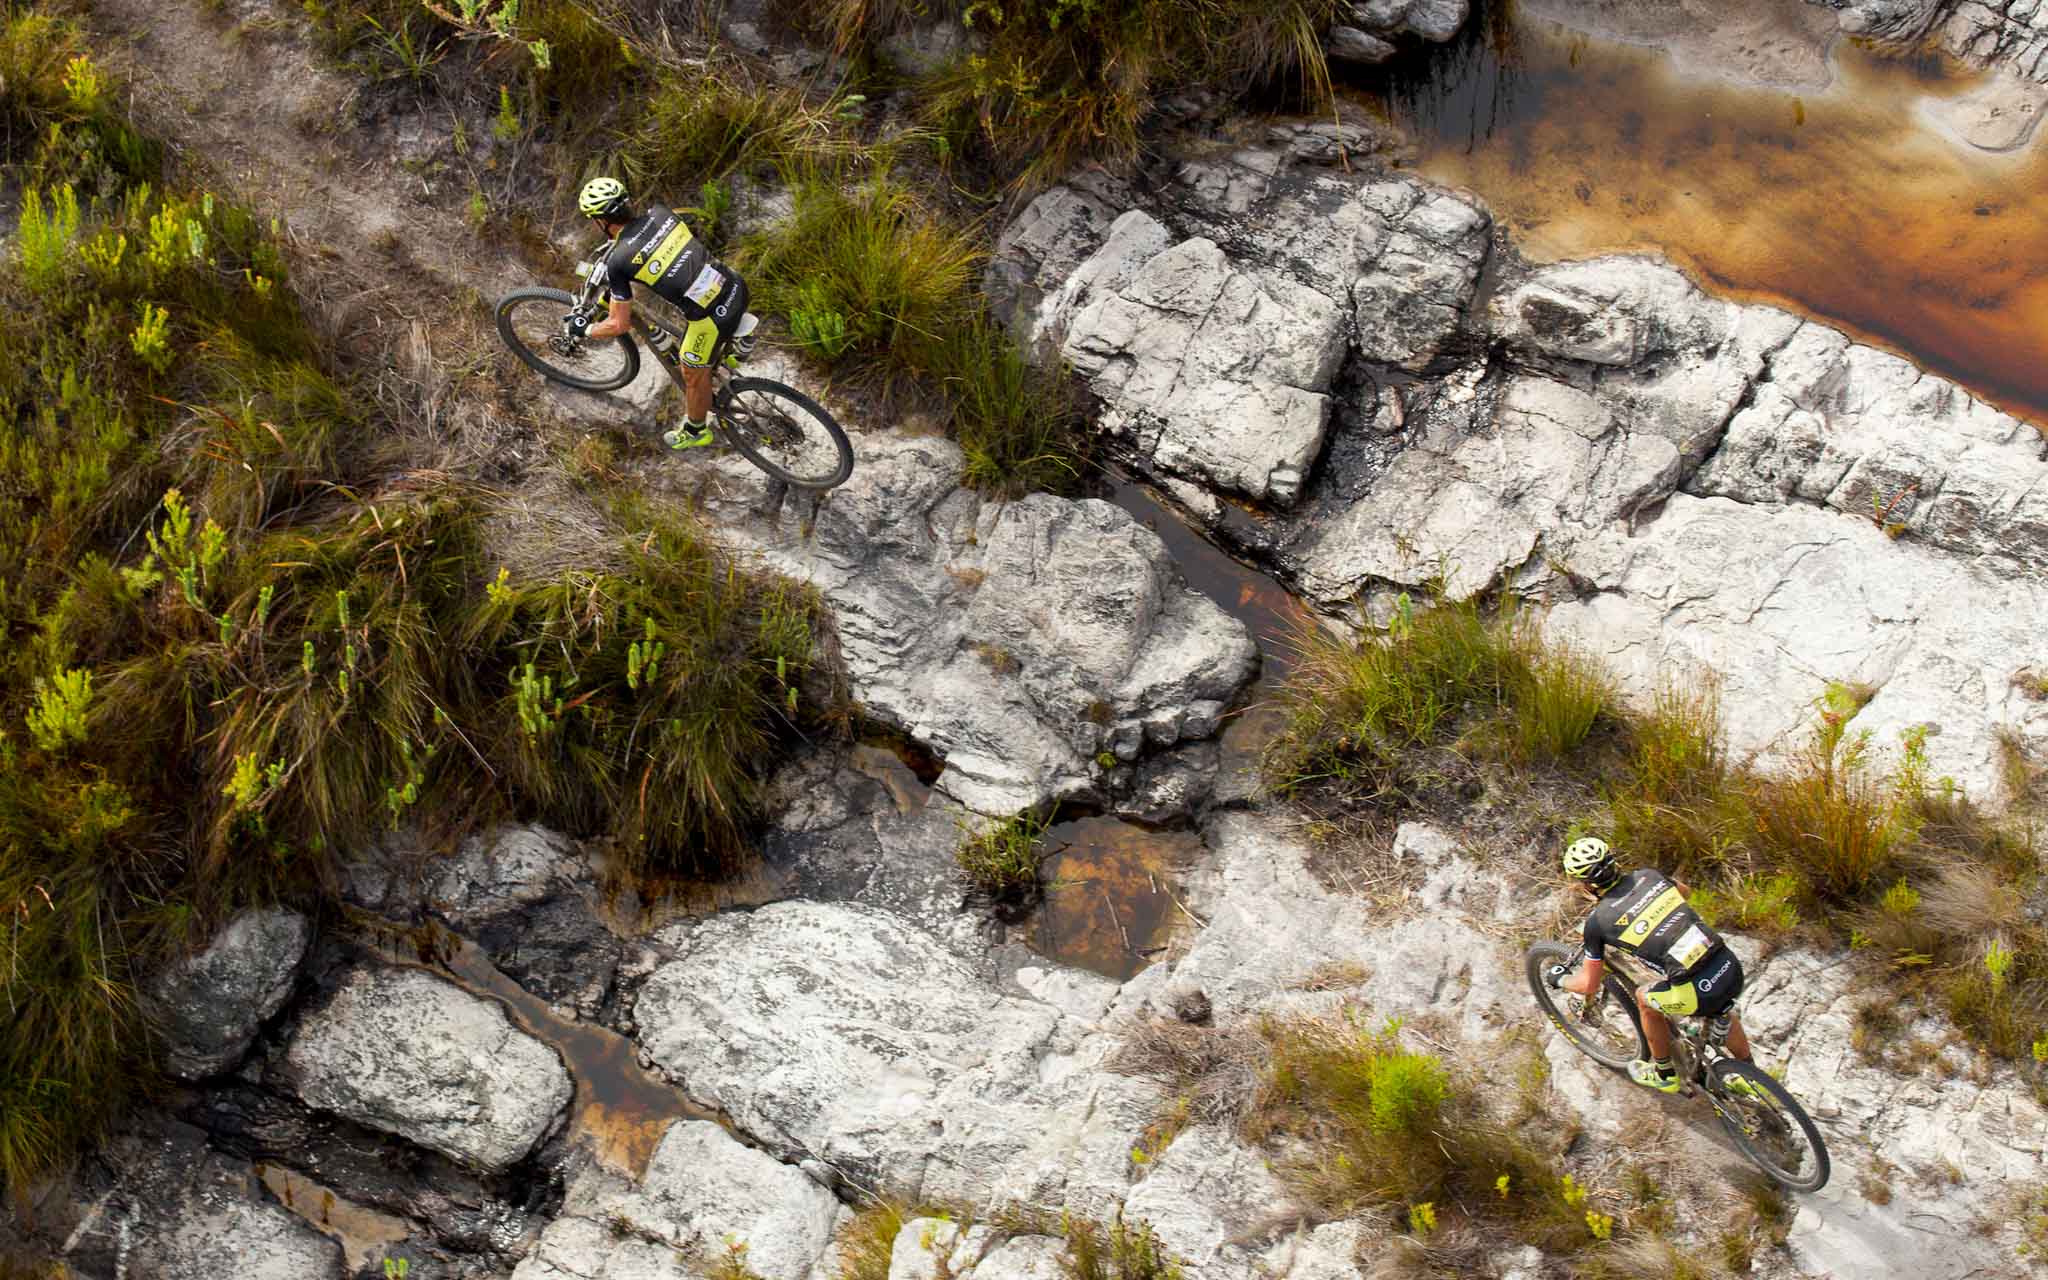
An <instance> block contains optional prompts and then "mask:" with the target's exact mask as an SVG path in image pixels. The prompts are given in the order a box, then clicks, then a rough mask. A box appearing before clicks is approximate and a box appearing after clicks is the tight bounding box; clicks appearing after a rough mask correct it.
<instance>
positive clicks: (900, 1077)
mask: <svg viewBox="0 0 2048 1280" xmlns="http://www.w3.org/2000/svg"><path fill="white" fill-rule="evenodd" d="M660 941H661V942H662V943H663V944H664V945H666V946H668V947H672V948H673V949H674V950H675V952H676V954H677V958H676V959H674V960H672V961H670V962H669V963H667V964H665V965H663V966H662V967H661V968H660V969H658V970H656V971H655V973H654V975H653V976H652V977H650V978H649V979H648V980H647V984H646V986H645V987H643V988H642V990H641V992H640V996H639V1002H638V1005H637V1007H636V1010H635V1018H636V1021H637V1022H638V1025H639V1028H640V1031H639V1038H640V1043H641V1045H642V1047H643V1048H644V1049H645V1050H646V1051H647V1053H648V1055H649V1056H650V1057H651V1058H652V1060H653V1061H654V1063H655V1065H656V1066H657V1067H658V1068H659V1069H660V1070H661V1071H663V1072H664V1073H666V1074H667V1075H668V1076H669V1077H670V1078H671V1079H673V1080H675V1081H676V1082H677V1083H678V1084H679V1085H680V1086H681V1087H683V1088H684V1089H685V1090H686V1091H687V1092H688V1093H689V1094H690V1095H691V1097H693V1098H695V1099H697V1100H698V1101H700V1102H703V1103H705V1104H708V1105H712V1106H715V1107H717V1108H719V1109H720V1110H721V1111H722V1112H723V1113H725V1114H727V1115H730V1116H731V1117H732V1118H733V1121H734V1123H735V1124H737V1125H738V1126H739V1128H740V1129H741V1130H742V1131H744V1132H746V1133H748V1134H749V1135H751V1136H752V1137H754V1138H755V1139H757V1140H759V1141H760V1142H762V1143H763V1144H764V1145H765V1146H766V1147H767V1148H768V1149H769V1150H771V1151H773V1152H775V1153H776V1154H778V1155H780V1156H782V1157H783V1158H784V1159H789V1160H802V1159H809V1160H817V1161H821V1162H823V1164H824V1165H826V1166H829V1167H831V1168H833V1169H835V1170H837V1171H838V1172H839V1174H840V1176H842V1177H844V1178H846V1179H847V1180H848V1181H849V1182H850V1184H851V1185H855V1186H861V1187H872V1188H879V1189H884V1190H887V1191H889V1192H891V1193H894V1194H900V1195H903V1196H906V1197H910V1198H913V1199H914V1198H918V1197H923V1198H926V1199H933V1200H963V1201H968V1202H980V1201H981V1200H983V1199H984V1198H986V1197H988V1196H989V1195H991V1194H994V1193H996V1192H998V1191H1001V1192H1004V1193H1006V1194H1008V1195H1010V1196H1012V1197H1017V1198H1028V1197H1032V1196H1046V1195H1049V1196H1050V1198H1051V1202H1052V1203H1054V1204H1058V1203H1061V1202H1063V1201H1067V1200H1071V1201H1073V1202H1075V1203H1077V1204H1081V1205H1084V1206H1086V1207H1088V1208H1098V1207H1100V1205H1101V1204H1102V1203H1104V1202H1105V1200H1106V1199H1107V1197H1108V1196H1109V1195H1110V1194H1113V1193H1115V1192H1117V1191H1120V1189H1121V1187H1122V1185H1123V1183H1124V1181H1125V1180H1126V1177H1127V1173H1126V1169H1127V1165H1128V1152H1129V1150H1130V1146H1129V1144H1130V1142H1131V1141H1132V1140H1133V1139H1134V1138H1135V1135H1136V1134H1137V1133H1138V1132H1140V1131H1141V1130H1142V1129H1143V1127H1144V1125H1145V1123H1146V1121H1147V1120H1148V1119H1149V1114H1148V1113H1149V1109H1150V1105H1151V1098H1152V1096H1153V1095H1152V1091H1151V1090H1150V1089H1148V1088H1145V1087H1142V1086H1140V1085H1138V1084H1137V1083H1136V1082H1133V1081H1130V1080H1127V1079H1125V1078H1123V1077H1117V1076H1100V1077H1096V1076H1091V1075H1090V1074H1089V1073H1087V1072H1086V1071H1083V1070H1081V1068H1082V1067H1083V1066H1085V1065H1088V1059H1087V1058H1086V1057H1085V1056H1077V1054H1078V1053H1079V1050H1080V1045H1079V1041H1078V1037H1079V1034H1080V1032H1081V1031H1082V1030H1083V1029H1084V1024H1082V1023H1080V1022H1079V1021H1078V1020H1076V1019H1074V1018H1073V1017H1072V1016H1070V1015H1067V1014H1064V1013H1063V1011H1062V1010H1061V1009H1060V1008H1059V1007H1057V1006H1056V1005H1054V1004H1051V1003H1046V1002H1041V1001H1039V1000H1033V999H1024V998H1020V997H1018V996H1011V995H1004V994H1002V993H1001V992H999V991H998V990H996V989H995V988H994V987H993V986H992V985H991V984H989V983H988V982H987V981H986V980H984V979H982V978H981V977H980V976H978V975H977V974H976V973H975V972H974V971H973V970H972V969H970V968H969V967H968V966H967V965H965V964H963V963H962V962H961V961H960V960H959V959H957V958H956V957H954V956H953V955H951V954H950V953H948V952H947V951H946V950H944V949H943V948H942V947H940V946H939V945H938V944H937V943H936V942H934V941H933V939H931V938H930V937H929V936H927V935H925V934H923V933H921V932H919V931H917V930H914V929H911V928H908V927H906V926H905V925H904V924H903V923H902V922H901V921H900V920H898V919H896V918H895V917H893V916H891V915H887V914H885V913H882V912H879V911H876V910H873V909H871V908H863V907H857V906H850V905H837V904H822V903H804V902H790V903H778V904H775V905H773V906H768V907H764V908H761V909H760V910H758V911H755V912H752V913H748V914H745V915H740V916H718V917H713V918H711V919H709V920H705V921H702V922H697V923H690V924H684V925H679V926H676V927H675V928H673V929H671V930H668V931H665V932H664V933H663V934H662V935H660ZM1103 1003H1106V1002H1103ZM1099 1007H1100V1005H1099V1004H1098V1008H1099ZM1105 1048H1106V1046H1102V1045H1097V1046H1096V1047H1095V1049H1094V1050H1093V1056H1094V1058H1096V1059H1099V1058H1100V1056H1101V1053H1102V1052H1103V1051H1104V1049H1105Z"/></svg>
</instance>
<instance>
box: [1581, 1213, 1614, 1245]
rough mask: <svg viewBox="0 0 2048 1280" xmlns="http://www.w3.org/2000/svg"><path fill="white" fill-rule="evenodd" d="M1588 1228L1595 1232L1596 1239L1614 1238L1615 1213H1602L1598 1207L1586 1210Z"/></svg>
mask: <svg viewBox="0 0 2048 1280" xmlns="http://www.w3.org/2000/svg"><path fill="white" fill-rule="evenodd" d="M1586 1230H1588V1231H1590V1232H1592V1233H1593V1238H1594V1239H1595V1240H1612V1239H1613V1238H1614V1215H1613V1214H1611V1213H1601V1212H1600V1211H1598V1210H1597V1209H1588V1210H1586Z"/></svg>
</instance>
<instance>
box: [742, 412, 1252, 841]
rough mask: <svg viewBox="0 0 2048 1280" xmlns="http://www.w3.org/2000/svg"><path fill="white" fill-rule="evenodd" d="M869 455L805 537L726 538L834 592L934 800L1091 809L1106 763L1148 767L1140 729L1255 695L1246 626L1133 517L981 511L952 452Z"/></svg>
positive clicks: (1039, 498)
mask: <svg viewBox="0 0 2048 1280" xmlns="http://www.w3.org/2000/svg"><path fill="white" fill-rule="evenodd" d="M861 453H862V456H861V463H860V466H859V467H857V468H856V469H855V471H854V475H853V478H852V479H851V480H850V481H848V482H847V483H846V484H845V485H844V486H842V487H841V488H839V489H837V490H835V491H834V492H833V495H832V501H831V502H830V503H829V504H827V505H826V506H825V507H824V508H823V509H822V510H821V512H820V513H819V516H818V520H817V524H816V526H815V527H814V529H813V530H812V532H811V536H810V537H808V538H804V537H802V536H801V534H800V531H798V530H794V529H784V528H782V527H779V526H771V525H767V524H764V523H761V522H758V521H755V522H746V523H740V524H736V525H734V526H733V527H732V528H731V530H730V531H729V538H730V540H731V541H733V542H735V543H737V544H739V545H740V546H741V547H742V548H744V549H747V550H751V551H752V552H753V553H754V554H755V555H756V556H757V558H758V559H760V560H761V561H762V562H763V563H764V564H765V565H766V566H767V567H769V568H773V569H776V570H779V571H781V572H784V573H788V574H791V575H792V576H795V577H798V578H801V579H803V580H805V581H809V582H811V583H813V584H815V585H816V586H817V587H818V588H819V589H820V590H821V591H822V592H823V594H824V596H825V599H826V601H827V603H828V604H829V605H830V606H831V608H832V610H833V613H834V616H835V619H836V621H837V624H838V627H839V640H840V645H841V651H842V653H843V655H844V657H845V660H846V665H847V670H848V674H849V677H850V679H851V682H852V692H853V695H854V697H855V698H857V699H858V700H859V701H860V702H861V704H862V706H863V707H864V709H865V710H866V711H867V713H868V714H869V715H870V716H873V717H875V718H876V719H879V720H881V721H882V722H884V723H886V724H889V725H892V726H894V727H897V728H900V729H901V730H903V731H904V732H906V733H908V734H909V735H910V736H911V737H913V738H915V739H916V740H917V741H919V742H920V743H924V744H928V745H929V746H930V747H931V749H932V750H934V751H935V752H936V753H937V754H939V755H940V756H941V757H942V758H943V759H944V761H945V769H944V771H943V772H942V773H941V775H940V777H939V781H938V786H939V788H940V789H941V790H942V791H944V792H946V793H947V794H949V795H951V796H952V797H954V798H956V799H957V800H959V801H960V802H961V803H963V804H965V805H966V806H967V807H969V808H971V809H974V810H976V811H977V812H980V813H988V814H1010V813H1014V812H1016V811H1018V810H1020V809H1023V808H1026V807H1029V806H1032V805H1037V804H1041V803H1044V802H1046V801H1048V800H1053V799H1059V798H1065V797H1072V796H1078V795H1085V794H1092V793H1093V792H1094V791H1095V789H1096V788H1097V786H1098V777H1099V773H1098V771H1099V769H1100V766H1099V765H1098V763H1097V757H1098V755H1100V754H1101V753H1103V752H1105V751H1109V752H1114V753H1116V754H1118V755H1119V756H1120V757H1126V758H1128V756H1135V755H1137V754H1139V752H1140V750H1141V749H1142V747H1143V746H1144V745H1145V743H1146V726H1148V725H1173V726H1178V728H1177V733H1178V736H1180V737H1181V738H1184V739H1189V740H1193V739H1199V738H1201V737H1203V736H1206V735H1207V734H1210V733H1213V732H1214V731H1215V728H1216V724H1217V720H1216V716H1217V714H1218V713H1220V711H1221V710H1222V707H1223V705H1224V704H1225V703H1227V702H1228V701H1229V699H1230V698H1231V697H1233V696H1234V695H1235V694H1236V692H1237V690H1238V689H1240V688H1241V687H1243V685H1244V684H1245V683H1247V682H1248V681H1249V680H1250V678H1251V675H1252V672H1253V670H1254V669H1255V666H1256V662H1257V650H1256V647H1255V646H1254V645H1253V644H1252V641H1251V638H1250V636H1249V635H1248V634H1247V632H1246V630H1245V627H1244V624H1243V623H1241V622H1239V621H1237V620H1236V619H1234V618H1231V617H1230V616H1228V615H1227V614H1225V613H1224V612H1223V611H1222V610H1221V609H1219V608H1218V607H1217V606H1216V605H1214V604H1213V603H1211V602H1210V601H1209V600H1208V599H1207V598H1206V597H1204V596H1202V595H1200V594H1199V593H1197V592H1195V591H1193V590H1191V589H1189V588H1188V587H1187V586H1186V585H1185V583H1184V582H1183V581H1182V579H1181V578H1180V575H1179V572H1178V570H1177V569H1175V568H1174V566H1173V562H1172V558H1171V556H1170V555H1169V554H1168V553H1167V551H1166V549H1165V546H1164V544H1163V543H1161V542H1160V540H1159V538H1158V536H1157V535H1156V534H1154V533H1152V532H1151V531H1150V530H1148V529H1146V528H1144V527H1143V526H1142V525H1140V524H1139V523H1138V522H1137V521H1136V520H1135V519H1133V518H1132V517H1131V516H1130V515H1129V514H1127V513H1126V512H1124V511H1121V510H1119V509H1118V508H1116V507H1113V506H1111V505H1110V504H1108V503H1104V502H1098V501H1093V500H1085V499H1084V500H1081V501H1072V500H1068V499H1063V498H1055V497H1052V496H1050V495H1046V494H1034V495H1032V496H1031V497H1028V498H1025V499H1023V500H1021V501H1018V502H1011V503H991V502H984V501H983V500H982V499H981V498H980V497H979V496H978V495H977V494H975V493H974V492H973V491H971V490H968V489H963V488H961V487H960V468H961V459H960V452H959V449H958V448H957V447H956V446H954V445H953V444H951V443H949V442H947V441H944V440H937V439H930V438H900V437H897V438H891V437H880V436H877V437H871V438H868V439H864V440H863V443H862V449H861ZM1154 745H1158V746H1165V745H1171V744H1170V743H1166V742H1162V741H1159V740H1158V739H1154ZM1126 753H1128V756H1127V755H1126Z"/></svg>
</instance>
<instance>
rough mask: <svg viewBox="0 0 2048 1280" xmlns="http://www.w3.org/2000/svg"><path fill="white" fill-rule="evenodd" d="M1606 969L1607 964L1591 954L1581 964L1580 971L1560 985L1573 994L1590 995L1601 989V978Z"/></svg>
mask: <svg viewBox="0 0 2048 1280" xmlns="http://www.w3.org/2000/svg"><path fill="white" fill-rule="evenodd" d="M1606 971H1607V966H1606V964H1604V963H1603V962H1601V961H1599V960H1595V959H1594V958H1593V957H1591V956H1587V957H1586V959H1585V962H1584V963H1583V964H1581V965H1580V966H1579V968H1578V971H1577V972H1576V973H1573V974H1571V975H1570V976H1569V977H1567V978H1566V979H1565V980H1564V981H1563V982H1561V983H1559V984H1558V985H1559V986H1560V987H1562V988H1564V989H1565V990H1566V991H1569V992H1571V993H1572V994H1573V995H1577V996H1590V995H1592V994H1593V993H1594V992H1595V991H1598V990H1599V989H1600V978H1601V975H1603V974H1604V973H1606Z"/></svg>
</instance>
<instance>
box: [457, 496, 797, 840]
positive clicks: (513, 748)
mask: <svg viewBox="0 0 2048 1280" xmlns="http://www.w3.org/2000/svg"><path fill="white" fill-rule="evenodd" d="M619 559H620V564H621V567H620V568H619V569H618V570H616V571H609V572H575V573H570V574H567V575H564V576H563V577H561V578H559V579H556V580H551V581H544V582H536V583H519V582H512V581H510V580H509V577H504V576H501V578H500V580H499V581H498V582H495V583H493V584H491V588H490V590H489V591H488V592H487V596H486V599H484V600H483V601H482V602H481V603H479V604H477V605H474V606H472V608H471V612H470V616H469V618H468V620H467V622H466V623H465V624H464V626H463V629H462V632H461V636H460V639H461V651H462V652H463V653H464V655H465V661H464V664H463V665H464V666H465V668H467V669H468V670H470V671H471V672H473V673H474V680H475V685H474V687H473V688H469V689H466V690H465V691H464V693H463V695H462V700H463V701H464V702H470V701H471V700H472V699H473V700H474V702H473V704H472V705H476V706H477V707H478V708H479V713H480V714H481V715H482V716H483V718H484V723H483V724H480V725H479V726H478V727H477V730H476V736H477V738H478V740H479V745H480V746H481V748H482V749H483V750H484V751H485V753H486V754H487V755H488V756H489V757H490V758H491V759H492V761H493V762H494V763H495V764H497V765H498V766H499V767H500V768H501V769H502V770H503V771H504V773H505V775H506V776H507V778H508V779H509V780H510V781H511V782H512V783H513V785H514V786H515V787H516V788H517V789H518V793H519V794H520V795H521V796H523V797H525V799H526V801H527V802H528V803H529V804H531V805H532V806H533V807H534V811H535V812H537V813H538V814H539V815H540V816H541V817H542V818H543V819H544V820H545V821H548V822H550V823H552V824H556V825H559V826H562V827H565V828H567V829H569V830H571V831H576V832H579V833H585V834H595V833H598V832H600V831H603V832H611V833H616V834H617V835H618V837H619V847H620V849H621V852H622V855H623V859H624V862H625V864H626V866H627V868H628V869H638V868H640V867H645V866H657V865H658V866H663V867H669V868H676V869H682V870H689V871H693V872H695V873H698V874H716V873H719V872H722V871H725V870H728V869H730V868H731V867H733V866H734V865H736V863H737V862H738V860H739V858H740V855H741V854H742V852H743V851H744V850H745V848H746V847H747V833H748V831H749V829H750V827H751V826H752V824H753V823H754V822H755V821H756V820H757V819H758V816H759V807H758V806H759V798H760V788H761V784H762V781H763V779H764V778H765V772H764V770H765V768H766V766H767V765H768V763H769V762H770V761H772V760H773V759H774V758H775V757H776V755H777V752H778V750H779V748H780V746H781V735H782V734H783V733H784V732H785V726H787V725H790V724H793V723H795V722H796V721H797V720H798V719H799V718H800V717H801V716H805V715H816V714H817V713H818V712H820V711H822V710H824V708H806V707H804V706H802V705H801V699H802V695H801V693H800V689H801V688H802V687H803V685H804V684H805V682H806V680H807V679H808V678H811V677H813V676H814V675H816V674H817V673H818V672H819V669H820V668H821V665H822V655H821V653H820V651H819V648H818V645H817V643H816V641H815V639H814V636H815V629H816V627H817V626H818V622H819V616H818V615H819V604H818V601H817V598H816V596H815V594H814V593H813V592H811V591H810V590H809V589H808V588H805V587H802V586H799V585H797V584H795V583H792V582H787V581H780V580H772V579H764V578H760V577H749V576H746V575H742V574H740V573H738V572H736V571H735V570H733V569H732V568H731V567H730V566H729V565H727V564H726V563H725V562H724V561H723V560H722V559H720V558H719V557H718V556H717V555H715V554H714V553H713V552H712V550H711V548H710V547H709V546H708V545H707V544H706V543H705V542H704V541H703V540H702V539H701V538H699V537H698V536H697V535H696V534H695V533H694V532H693V531H691V530H690V529H688V528H685V527H683V526H681V525H678V524H675V523H672V522H668V521H661V520H656V521H654V522H653V527H652V529H651V531H650V532H647V533H645V534H641V535H639V536H636V537H632V538H628V539H626V540H625V541H624V542H623V543H622V545H621V547H620V551H619Z"/></svg>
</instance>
